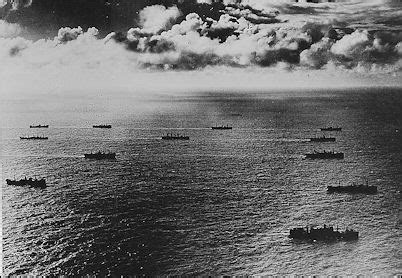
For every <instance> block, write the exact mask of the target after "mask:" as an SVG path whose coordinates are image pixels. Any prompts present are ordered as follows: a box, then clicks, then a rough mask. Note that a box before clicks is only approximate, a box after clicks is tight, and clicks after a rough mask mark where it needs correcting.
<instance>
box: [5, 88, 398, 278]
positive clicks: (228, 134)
mask: <svg viewBox="0 0 402 278" xmlns="http://www.w3.org/2000/svg"><path fill="white" fill-rule="evenodd" d="M0 116H1V118H2V123H1V130H0V132H1V160H2V173H1V174H2V182H1V184H2V229H3V230H2V233H3V272H4V274H5V275H14V274H15V275H23V274H32V275H39V274H40V275H88V274H95V275H101V276H103V275H113V276H117V275H146V276H150V275H191V276H193V275H194V276H195V275H197V276H198V275H199V276H206V275H212V276H216V275H286V274H303V275H316V274H319V275H345V276H346V275H359V274H361V275H396V274H401V273H402V262H401V258H402V250H401V246H402V240H401V239H402V237H401V234H402V232H401V224H402V217H401V215H400V206H401V189H402V188H401V187H402V91H401V90H400V89H378V88H377V89H359V90H339V91H336V90H333V91H324V90H323V91H320V90H315V91H303V92H198V93H188V94H171V95H169V94H160V95H156V94H154V95H150V96H147V97H144V98H142V97H132V96H130V94H126V95H124V94H116V95H113V94H112V93H110V94H108V95H101V96H87V97H85V98H84V97H80V96H78V95H76V96H74V95H72V96H60V95H54V96H52V95H42V96H39V97H33V96H31V97H29V94H28V96H26V97H24V98H13V99H6V100H2V102H1V109H0ZM31 124H49V125H50V127H49V128H48V129H29V125H31ZM94 124H111V125H112V126H113V128H112V129H94V128H92V125H94ZM223 124H225V125H226V124H229V125H231V126H233V129H232V130H226V131H216V130H211V126H214V125H223ZM326 126H334V127H335V126H340V127H342V128H343V130H342V132H331V133H325V134H326V135H332V136H334V137H336V142H330V143H312V142H309V141H308V140H306V139H307V138H310V137H315V136H321V135H322V134H323V133H322V132H321V131H319V128H321V127H326ZM166 133H180V134H186V135H188V136H190V140H189V141H164V140H161V136H162V135H164V134H166ZM22 135H45V136H48V137H49V140H46V141H24V140H19V136H22ZM98 150H101V151H113V152H116V153H117V159H116V160H115V161H92V160H86V159H85V158H84V155H83V154H84V153H86V152H91V151H92V152H94V151H98ZM314 150H317V151H318V150H321V151H322V150H333V151H342V152H344V153H345V159H344V160H312V161H311V160H306V159H304V154H306V153H309V152H313V151H314ZM25 176H27V177H31V176H32V177H33V176H38V177H45V178H46V180H47V184H48V187H47V188H46V189H33V188H28V187H16V186H10V185H6V183H5V179H6V178H14V177H16V178H23V177H25ZM366 181H368V182H369V184H370V185H375V186H377V187H378V191H379V192H378V194H375V195H364V194H355V195H351V194H329V193H327V191H326V188H327V186H328V185H338V184H341V185H349V184H351V183H353V182H357V183H360V182H366ZM324 224H327V225H333V226H334V227H336V226H338V227H339V229H342V230H344V229H346V228H352V229H354V230H357V231H359V239H358V240H356V241H350V242H342V241H340V242H304V241H295V240H291V239H289V238H288V234H289V229H291V228H294V227H305V226H307V225H309V226H322V225H324Z"/></svg>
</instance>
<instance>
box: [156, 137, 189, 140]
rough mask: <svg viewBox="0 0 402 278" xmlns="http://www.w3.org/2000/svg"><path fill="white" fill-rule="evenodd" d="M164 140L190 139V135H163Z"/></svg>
mask: <svg viewBox="0 0 402 278" xmlns="http://www.w3.org/2000/svg"><path fill="white" fill-rule="evenodd" d="M162 140H190V137H188V136H162Z"/></svg>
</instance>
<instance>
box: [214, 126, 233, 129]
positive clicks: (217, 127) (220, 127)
mask: <svg viewBox="0 0 402 278" xmlns="http://www.w3.org/2000/svg"><path fill="white" fill-rule="evenodd" d="M211 128H212V129H214V130H228V129H233V127H231V126H228V125H226V126H223V125H221V126H213V127H211Z"/></svg>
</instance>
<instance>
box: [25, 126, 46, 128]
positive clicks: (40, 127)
mask: <svg viewBox="0 0 402 278" xmlns="http://www.w3.org/2000/svg"><path fill="white" fill-rule="evenodd" d="M29 128H49V125H30V126H29Z"/></svg>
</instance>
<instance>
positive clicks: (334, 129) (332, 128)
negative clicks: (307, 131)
mask: <svg viewBox="0 0 402 278" xmlns="http://www.w3.org/2000/svg"><path fill="white" fill-rule="evenodd" d="M320 129H321V131H342V128H341V127H323V128H320Z"/></svg>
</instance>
